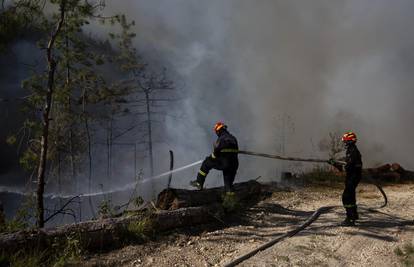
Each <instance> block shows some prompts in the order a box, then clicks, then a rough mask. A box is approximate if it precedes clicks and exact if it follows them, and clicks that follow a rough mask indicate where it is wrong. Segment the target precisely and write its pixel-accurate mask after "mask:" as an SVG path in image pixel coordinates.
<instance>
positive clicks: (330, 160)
mask: <svg viewBox="0 0 414 267" xmlns="http://www.w3.org/2000/svg"><path fill="white" fill-rule="evenodd" d="M328 164H329V165H332V166H335V165H336V161H335V160H334V159H329V160H328Z"/></svg>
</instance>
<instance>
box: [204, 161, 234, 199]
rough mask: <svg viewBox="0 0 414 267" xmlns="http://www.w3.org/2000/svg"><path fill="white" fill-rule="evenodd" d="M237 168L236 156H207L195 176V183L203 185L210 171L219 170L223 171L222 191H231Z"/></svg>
mask: <svg viewBox="0 0 414 267" xmlns="http://www.w3.org/2000/svg"><path fill="white" fill-rule="evenodd" d="M238 168H239V160H238V158H237V154H231V155H230V154H229V155H226V156H222V157H217V158H213V157H212V156H208V157H206V159H205V160H204V161H203V163H202V164H201V167H200V170H199V172H198V174H197V182H199V183H200V184H201V185H203V184H204V181H205V179H206V177H207V174H208V173H209V172H210V170H211V169H216V170H220V171H223V178H224V190H225V191H226V192H229V191H232V190H233V182H234V178H235V177H236V173H237V169H238Z"/></svg>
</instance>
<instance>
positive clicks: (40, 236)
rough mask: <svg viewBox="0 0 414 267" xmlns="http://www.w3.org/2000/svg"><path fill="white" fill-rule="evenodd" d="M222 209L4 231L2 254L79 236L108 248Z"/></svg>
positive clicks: (212, 216) (93, 247)
mask: <svg viewBox="0 0 414 267" xmlns="http://www.w3.org/2000/svg"><path fill="white" fill-rule="evenodd" d="M219 209H220V207H218V206H217V205H209V206H201V207H190V208H184V209H177V210H173V211H157V212H155V213H152V214H150V215H148V214H146V215H145V214H140V215H134V216H130V217H120V218H107V219H102V220H98V221H87V222H81V223H77V224H71V225H65V226H60V227H54V228H44V229H38V230H24V231H19V232H15V233H11V234H3V235H0V254H1V253H3V254H13V253H16V252H18V251H21V250H30V251H33V250H36V251H39V252H41V251H43V250H46V249H52V248H55V247H59V246H60V245H63V246H64V245H65V244H66V243H65V242H67V240H68V238H72V239H76V240H77V241H78V242H79V245H80V246H81V247H82V249H84V250H87V251H98V250H108V249H111V248H115V247H119V246H121V245H123V244H125V243H127V242H128V240H131V239H134V240H136V237H137V235H138V236H142V235H144V234H148V233H150V232H161V231H168V230H171V229H175V228H179V227H188V226H193V225H198V224H205V223H209V222H212V221H214V220H216V216H220V214H218V213H217V210H219ZM134 225H139V228H134ZM137 229H139V230H137ZM137 231H139V232H137Z"/></svg>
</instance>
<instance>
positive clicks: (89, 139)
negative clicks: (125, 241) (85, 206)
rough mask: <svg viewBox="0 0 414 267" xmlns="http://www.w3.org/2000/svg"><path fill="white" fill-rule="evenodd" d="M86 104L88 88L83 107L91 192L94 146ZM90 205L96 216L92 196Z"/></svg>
mask: <svg viewBox="0 0 414 267" xmlns="http://www.w3.org/2000/svg"><path fill="white" fill-rule="evenodd" d="M86 104H87V95H86V89H84V91H83V107H82V109H83V110H82V113H83V119H84V122H85V130H86V137H87V139H88V162H89V169H88V193H91V189H92V148H91V133H90V130H89V122H88V116H87V114H86ZM88 202H89V207H90V209H91V213H92V216H93V217H95V215H96V213H95V209H94V207H93V203H92V197H91V196H89V197H88Z"/></svg>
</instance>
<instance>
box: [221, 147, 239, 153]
mask: <svg viewBox="0 0 414 267" xmlns="http://www.w3.org/2000/svg"><path fill="white" fill-rule="evenodd" d="M220 152H222V153H238V152H239V150H238V149H235V148H224V149H222V150H220Z"/></svg>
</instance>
